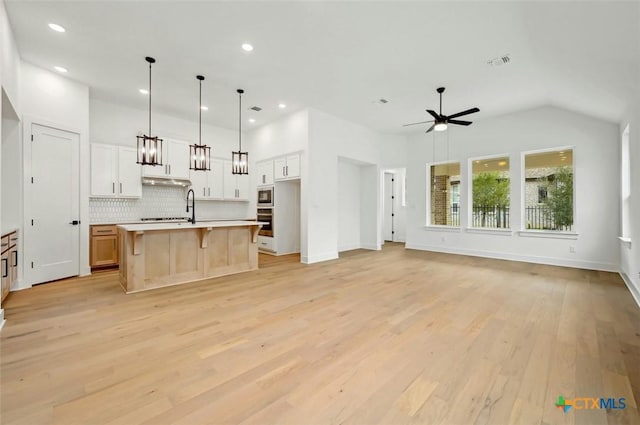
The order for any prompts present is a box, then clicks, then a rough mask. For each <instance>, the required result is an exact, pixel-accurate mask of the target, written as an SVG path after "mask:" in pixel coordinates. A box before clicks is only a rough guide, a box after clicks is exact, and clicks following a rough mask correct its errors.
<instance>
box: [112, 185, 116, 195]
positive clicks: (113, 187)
mask: <svg viewBox="0 0 640 425" xmlns="http://www.w3.org/2000/svg"><path fill="white" fill-rule="evenodd" d="M111 192H112V193H116V182H112V183H111Z"/></svg>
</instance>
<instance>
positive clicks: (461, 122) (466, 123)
mask: <svg viewBox="0 0 640 425" xmlns="http://www.w3.org/2000/svg"><path fill="white" fill-rule="evenodd" d="M447 122H448V123H449V124H458V125H471V121H461V120H448V121H447Z"/></svg>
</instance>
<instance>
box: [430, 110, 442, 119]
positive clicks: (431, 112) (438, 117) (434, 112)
mask: <svg viewBox="0 0 640 425" xmlns="http://www.w3.org/2000/svg"><path fill="white" fill-rule="evenodd" d="M427 112H428V113H429V114H431V116H432V117H433V118H435V119H436V121H440V115H438V114H437V113H436V111H433V110H431V109H427Z"/></svg>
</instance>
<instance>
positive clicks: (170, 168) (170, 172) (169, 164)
mask: <svg viewBox="0 0 640 425" xmlns="http://www.w3.org/2000/svg"><path fill="white" fill-rule="evenodd" d="M169 174H171V164H169Z"/></svg>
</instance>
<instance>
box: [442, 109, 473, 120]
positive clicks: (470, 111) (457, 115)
mask: <svg viewBox="0 0 640 425" xmlns="http://www.w3.org/2000/svg"><path fill="white" fill-rule="evenodd" d="M476 112H480V109H478V108H471V109H467V110H466V111H462V112H458V113H457V114H453V115H449V116H448V118H457V117H461V116H463V115H469V114H475V113H476ZM449 122H451V121H449Z"/></svg>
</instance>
